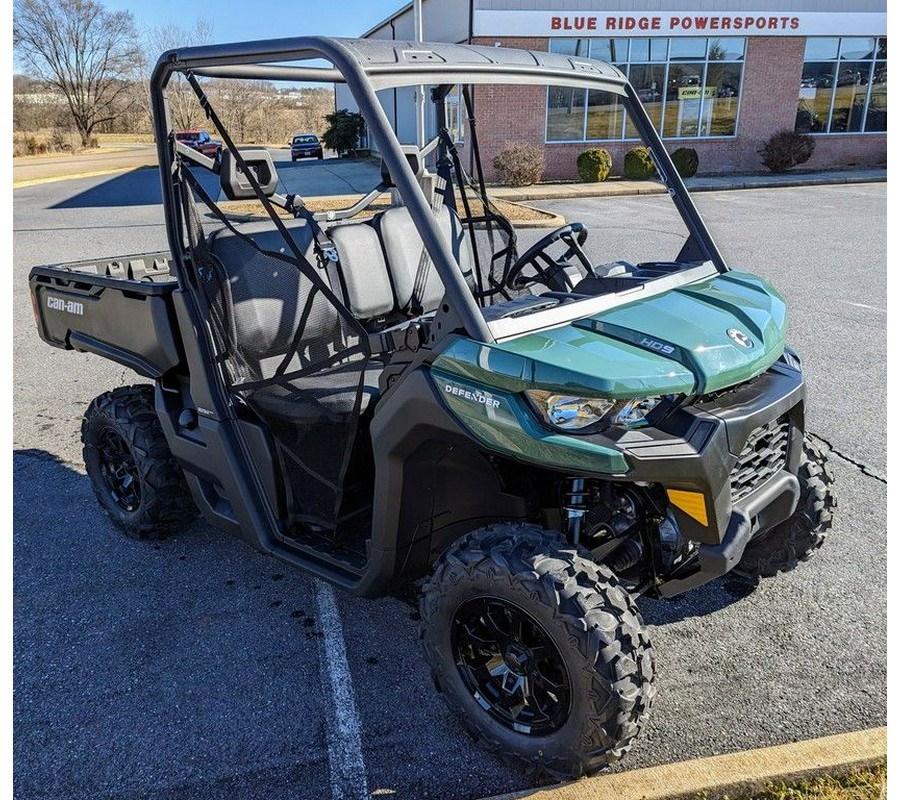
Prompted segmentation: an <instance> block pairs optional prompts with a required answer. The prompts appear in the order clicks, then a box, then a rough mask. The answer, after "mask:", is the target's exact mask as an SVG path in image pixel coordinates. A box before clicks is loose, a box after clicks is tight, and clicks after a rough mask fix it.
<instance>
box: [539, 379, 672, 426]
mask: <svg viewBox="0 0 900 800" xmlns="http://www.w3.org/2000/svg"><path fill="white" fill-rule="evenodd" d="M525 396H526V397H527V398H528V400H529V401H530V403H531V405H532V406H533V407H534V409H535V410H536V411H537V412H538V415H539V416H540V417H541V419H543V421H544V422H546V423H547V424H548V425H550V426H551V427H553V428H558V429H559V430H563V431H579V430H583V429H585V428H588V427H591V426H595V425H596V426H597V429H598V430H602V429H604V428H608V427H609V426H611V425H619V426H621V427H624V428H640V427H643V426H644V425H646V424H647V420H646V416H647V415H648V414H649V413H650V412H651V411H652V410H653V409H654V408H656V406H657V405H658V404H659V402H660V400H662V398H661V397H636V398H634V399H633V400H608V399H606V398H603V397H574V396H572V395H568V394H561V393H560V392H548V391H545V390H543V389H528V390H527V391H526V392H525ZM601 423H603V424H601Z"/></svg>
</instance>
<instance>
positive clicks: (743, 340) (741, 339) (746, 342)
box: [727, 328, 753, 348]
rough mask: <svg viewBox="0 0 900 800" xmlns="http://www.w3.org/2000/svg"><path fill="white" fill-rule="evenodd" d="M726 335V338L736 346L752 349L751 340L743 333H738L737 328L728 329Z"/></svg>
mask: <svg viewBox="0 0 900 800" xmlns="http://www.w3.org/2000/svg"><path fill="white" fill-rule="evenodd" d="M727 333H728V338H729V339H731V341H733V342H735V343H736V344H739V345H740V346H741V347H747V348H750V347H753V339H751V338H750V337H749V336H747V334H746V333H744V332H743V331H739V330H738V329H737V328H729V329H728V330H727Z"/></svg>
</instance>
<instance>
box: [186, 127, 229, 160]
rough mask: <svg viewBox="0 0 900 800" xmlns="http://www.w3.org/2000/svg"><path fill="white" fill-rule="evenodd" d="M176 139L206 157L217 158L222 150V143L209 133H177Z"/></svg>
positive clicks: (193, 131) (194, 131)
mask: <svg viewBox="0 0 900 800" xmlns="http://www.w3.org/2000/svg"><path fill="white" fill-rule="evenodd" d="M175 138H176V139H177V140H178V141H179V142H183V143H184V144H186V145H187V146H188V147H192V148H193V149H194V150H196V151H197V152H199V153H203V155H205V156H209V157H210V158H215V157H216V156H217V155H218V154H219V151H220V150H221V149H222V143H221V142H220V141H218V140H217V139H213V138H212V137H211V136H210V135H209V131H200V130H190V131H176V132H175Z"/></svg>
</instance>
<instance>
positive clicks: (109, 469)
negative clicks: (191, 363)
mask: <svg viewBox="0 0 900 800" xmlns="http://www.w3.org/2000/svg"><path fill="white" fill-rule="evenodd" d="M81 442H82V444H83V445H84V451H83V455H84V466H85V469H86V470H87V474H88V477H89V478H90V479H91V485H92V486H93V488H94V494H96V495H97V499H98V500H99V501H100V505H101V506H102V507H103V509H104V511H106V513H107V514H108V515H109V517H110V519H112V521H113V522H114V523H115V524H116V525H117V526H118V527H119V528H120V529H121V530H122V531H124V532H125V533H126V534H127V535H128V536H131V537H133V538H135V539H160V538H163V537H164V536H166V535H167V534H169V533H173V532H175V531H177V530H178V529H180V528H182V527H183V526H184V525H185V524H186V523H188V522H189V521H190V520H191V518H192V517H193V516H194V515H195V514H196V510H197V509H196V506H195V505H194V502H193V500H192V499H191V496H190V493H189V491H188V488H187V486H186V485H185V482H184V476H183V473H182V471H181V468H180V467H179V466H178V464H177V462H176V461H175V459H174V457H173V456H172V453H171V452H170V450H169V445H168V443H167V442H166V437H165V434H164V433H163V430H162V426H161V425H160V424H159V418H158V417H157V416H156V411H155V410H154V407H153V387H152V386H145V385H141V386H123V387H120V388H118V389H114V390H113V391H111V392H105V393H104V394H101V395H100V396H99V397H97V398H96V399H95V400H93V401H92V402H91V404H90V405H89V406H88V409H87V411H86V412H85V414H84V419H83V420H82V423H81Z"/></svg>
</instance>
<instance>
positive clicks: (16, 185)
mask: <svg viewBox="0 0 900 800" xmlns="http://www.w3.org/2000/svg"><path fill="white" fill-rule="evenodd" d="M151 168H152V169H156V164H137V165H135V166H131V167H116V168H115V169H99V170H93V171H91V172H73V173H72V174H71V175H52V176H48V177H46V178H29V179H26V180H22V181H16V180H14V181H13V185H12V188H13V189H27V188H28V187H29V186H40V185H41V184H44V183H58V182H60V181H73V180H77V179H78V178H99V177H102V176H103V175H115V174H117V173H119V172H136V171H137V170H139V169H151Z"/></svg>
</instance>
